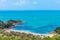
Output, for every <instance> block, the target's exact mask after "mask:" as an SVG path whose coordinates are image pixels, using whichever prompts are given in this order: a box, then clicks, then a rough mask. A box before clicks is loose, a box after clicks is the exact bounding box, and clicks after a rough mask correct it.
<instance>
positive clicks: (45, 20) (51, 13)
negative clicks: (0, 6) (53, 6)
mask: <svg viewBox="0 0 60 40" xmlns="http://www.w3.org/2000/svg"><path fill="white" fill-rule="evenodd" d="M11 19H12V20H22V21H23V24H21V25H17V26H16V27H15V28H12V29H13V30H27V31H30V32H34V33H42V34H45V33H50V32H53V31H54V30H55V29H56V28H57V27H59V26H60V11H58V10H25V11H24V10H22V11H18V10H15V11H13V10H9V11H8V10H5V11H0V20H2V21H4V22H5V21H7V20H11Z"/></svg>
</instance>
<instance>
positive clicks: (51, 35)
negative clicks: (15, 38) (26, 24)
mask: <svg viewBox="0 0 60 40" xmlns="http://www.w3.org/2000/svg"><path fill="white" fill-rule="evenodd" d="M10 31H14V32H21V33H26V34H33V35H35V36H37V35H39V36H41V37H53V36H54V35H56V34H55V33H49V34H40V33H33V32H30V31H27V30H13V29H11V30H10Z"/></svg>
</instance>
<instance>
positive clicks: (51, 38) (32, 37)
mask: <svg viewBox="0 0 60 40" xmlns="http://www.w3.org/2000/svg"><path fill="white" fill-rule="evenodd" d="M21 24H22V21H21V20H7V21H6V22H3V21H1V20H0V40H60V27H58V28H56V29H55V30H54V31H53V32H51V33H49V34H44V35H42V34H38V35H36V34H32V33H26V32H21V31H20V32H16V31H12V30H10V29H12V28H14V27H16V25H21Z"/></svg>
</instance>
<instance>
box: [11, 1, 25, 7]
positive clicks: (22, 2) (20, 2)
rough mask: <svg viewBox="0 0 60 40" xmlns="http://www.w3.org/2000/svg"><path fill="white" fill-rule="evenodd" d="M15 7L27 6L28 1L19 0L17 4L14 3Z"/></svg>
mask: <svg viewBox="0 0 60 40" xmlns="http://www.w3.org/2000/svg"><path fill="white" fill-rule="evenodd" d="M12 4H13V5H15V6H22V5H25V4H26V0H19V1H17V2H14V3H12Z"/></svg>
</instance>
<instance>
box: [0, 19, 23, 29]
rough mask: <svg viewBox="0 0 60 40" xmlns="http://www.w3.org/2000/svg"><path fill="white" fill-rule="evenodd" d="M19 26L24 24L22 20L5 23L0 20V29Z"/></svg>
mask: <svg viewBox="0 0 60 40" xmlns="http://www.w3.org/2000/svg"><path fill="white" fill-rule="evenodd" d="M18 24H22V21H21V20H7V21H6V22H3V21H1V20H0V28H2V29H4V28H9V27H10V26H15V25H18Z"/></svg>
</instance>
